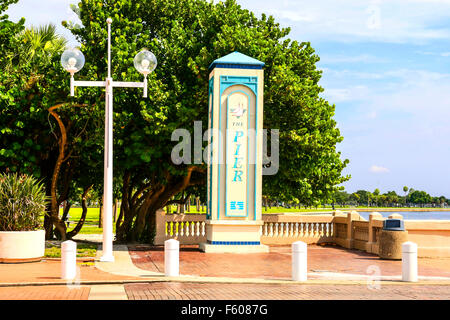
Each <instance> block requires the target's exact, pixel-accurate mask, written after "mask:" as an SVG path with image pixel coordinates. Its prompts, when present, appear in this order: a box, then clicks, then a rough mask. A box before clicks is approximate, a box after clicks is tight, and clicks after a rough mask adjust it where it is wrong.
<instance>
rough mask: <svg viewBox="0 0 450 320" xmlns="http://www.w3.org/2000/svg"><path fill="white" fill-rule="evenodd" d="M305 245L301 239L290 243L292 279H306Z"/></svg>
mask: <svg viewBox="0 0 450 320" xmlns="http://www.w3.org/2000/svg"><path fill="white" fill-rule="evenodd" d="M307 266H308V263H307V245H306V243H304V242H302V241H297V242H294V243H293V244H292V280H294V281H306V280H307V273H308V267H307Z"/></svg>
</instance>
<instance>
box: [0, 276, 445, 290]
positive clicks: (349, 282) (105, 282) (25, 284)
mask: <svg viewBox="0 0 450 320" xmlns="http://www.w3.org/2000/svg"><path fill="white" fill-rule="evenodd" d="M157 282H159V283H162V282H177V283H182V282H190V283H221V284H260V285H277V284H278V285H279V284H284V285H367V281H364V280H342V281H330V280H308V281H307V282H300V281H292V280H245V279H238V278H237V279H201V278H196V279H195V278H194V279H192V278H186V279H183V278H173V277H170V278H169V277H167V278H166V279H136V280H133V279H130V280H102V281H95V280H86V281H79V282H18V283H1V284H0V288H7V287H32V286H42V287H44V286H86V285H90V286H92V285H111V284H123V285H124V284H133V283H157ZM380 282H381V283H380V284H381V285H402V286H427V285H428V286H430V285H432V286H450V281H446V282H443V281H440V282H436V281H418V282H404V281H397V280H380Z"/></svg>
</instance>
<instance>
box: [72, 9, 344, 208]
mask: <svg viewBox="0 0 450 320" xmlns="http://www.w3.org/2000/svg"><path fill="white" fill-rule="evenodd" d="M76 9H77V10H76V11H77V12H78V13H79V17H80V20H81V22H82V24H83V27H82V26H77V25H74V24H72V23H70V22H64V23H63V24H64V25H65V26H67V27H68V28H69V29H70V30H71V31H72V33H73V34H75V35H76V36H77V38H78V40H79V41H80V42H81V44H82V46H81V49H82V51H83V52H84V54H85V56H86V61H88V63H86V67H85V68H84V69H83V70H82V71H81V72H80V74H79V75H78V76H79V77H81V78H83V80H102V79H103V77H104V74H105V73H106V51H105V48H106V38H107V37H106V28H105V26H106V24H105V21H106V18H108V17H112V19H113V24H112V57H113V62H112V68H113V70H112V73H113V74H114V76H115V78H116V79H117V80H119V81H125V80H128V81H139V80H140V79H141V76H140V75H139V74H138V73H137V71H135V70H134V68H133V64H132V59H133V57H134V55H135V54H136V53H138V52H139V51H140V50H141V48H144V47H146V48H148V49H149V50H151V51H152V52H153V53H154V54H155V55H156V57H157V59H158V66H157V68H156V70H155V71H154V72H153V73H152V74H151V75H150V79H149V98H148V99H142V98H141V92H138V91H137V90H129V89H115V91H114V97H115V101H114V109H115V114H114V121H115V132H114V135H115V145H114V149H115V159H114V163H115V168H114V170H115V173H118V174H119V175H120V174H121V172H124V171H132V172H134V173H135V174H136V175H137V174H139V175H140V176H141V179H145V178H147V179H148V178H151V179H152V181H158V182H160V183H163V184H164V181H165V179H166V176H167V172H170V174H171V175H179V176H183V175H185V174H186V169H187V168H186V166H175V165H173V164H172V163H171V161H170V152H171V150H172V148H173V146H174V143H168V141H170V137H171V133H172V131H173V130H174V129H176V128H186V129H188V130H190V131H192V130H193V122H194V121H196V120H202V121H203V123H204V124H206V123H207V105H208V102H207V97H208V76H209V70H208V67H209V65H210V64H211V62H212V61H213V60H215V59H217V58H219V57H221V56H224V55H226V54H229V53H230V52H233V51H239V52H242V53H244V54H246V55H249V56H251V57H254V58H256V59H259V60H261V61H264V62H265V63H266V65H265V68H264V69H265V83H264V86H265V95H264V101H265V102H264V127H265V128H268V129H280V164H281V165H280V171H279V173H278V174H277V175H276V176H270V177H264V178H263V193H264V194H265V195H268V196H271V197H274V198H280V199H286V200H288V199H299V201H301V202H302V203H308V204H312V203H314V202H317V201H319V200H323V199H327V198H329V197H330V196H331V193H332V192H333V191H334V190H335V189H337V187H336V185H338V184H340V183H342V182H344V181H346V180H348V179H349V177H342V176H341V172H342V169H343V168H344V167H345V166H346V164H347V163H348V160H345V161H341V160H340V153H339V152H337V151H336V148H335V147H336V144H337V143H339V142H341V141H342V136H341V135H340V132H339V130H338V129H337V128H336V122H335V121H334V120H333V116H334V109H335V107H334V105H330V104H329V103H328V102H327V101H325V100H324V99H323V98H321V97H320V96H319V94H320V93H321V92H322V91H323V89H322V88H321V87H320V86H319V84H318V82H319V80H320V77H321V71H319V70H317V68H316V66H315V64H316V62H317V61H319V57H318V56H317V55H316V54H315V52H314V49H313V48H312V47H311V45H310V43H308V42H302V43H298V42H297V41H291V40H289V39H287V38H286V37H287V36H288V34H289V31H290V30H289V28H281V27H280V25H279V24H278V23H276V22H275V20H274V18H273V17H272V16H266V15H262V17H260V18H258V17H256V16H255V15H254V14H253V13H252V12H250V11H248V10H246V9H243V8H242V7H241V6H240V5H238V4H237V3H236V2H235V1H230V0H228V1H224V2H219V3H216V4H215V3H213V2H207V1H202V0H186V1H162V0H153V1H139V0H134V1H131V0H121V1H103V0H83V1H81V2H80V3H79V4H78V7H77V8H76ZM78 94H79V96H82V97H83V98H84V99H91V100H92V99H97V100H96V101H97V104H100V103H101V100H100V98H99V97H97V96H96V95H98V92H96V91H92V90H91V89H82V90H81V89H79V91H78ZM99 129H100V128H99ZM204 129H205V128H204ZM205 181H206V177H204V182H205Z"/></svg>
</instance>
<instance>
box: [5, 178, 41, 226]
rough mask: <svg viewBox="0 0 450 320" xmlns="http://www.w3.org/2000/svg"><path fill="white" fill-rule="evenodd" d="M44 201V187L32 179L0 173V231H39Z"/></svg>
mask: <svg viewBox="0 0 450 320" xmlns="http://www.w3.org/2000/svg"><path fill="white" fill-rule="evenodd" d="M46 201H47V197H46V196H45V190H44V186H43V185H42V183H39V182H38V181H37V180H36V179H35V178H34V177H32V176H27V175H24V174H22V175H19V174H17V173H14V174H2V173H0V231H33V230H37V229H39V228H40V227H41V217H42V215H43V214H44V211H45V204H46Z"/></svg>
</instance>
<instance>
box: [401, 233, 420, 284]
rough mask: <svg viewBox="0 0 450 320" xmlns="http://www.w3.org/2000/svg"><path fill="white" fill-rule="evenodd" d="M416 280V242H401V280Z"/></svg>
mask: <svg viewBox="0 0 450 320" xmlns="http://www.w3.org/2000/svg"><path fill="white" fill-rule="evenodd" d="M417 280H418V274H417V244H415V243H414V242H411V241H407V242H404V243H403V244H402V281H408V282H417Z"/></svg>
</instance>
